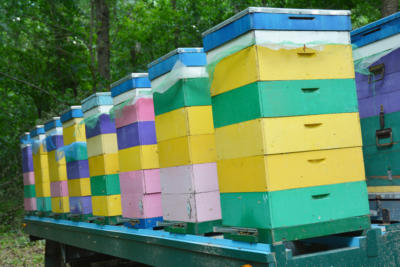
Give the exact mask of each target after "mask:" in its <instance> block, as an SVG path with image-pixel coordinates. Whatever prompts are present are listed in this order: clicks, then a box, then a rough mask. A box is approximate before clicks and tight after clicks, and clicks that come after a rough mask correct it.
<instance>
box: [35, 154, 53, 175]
mask: <svg viewBox="0 0 400 267" xmlns="http://www.w3.org/2000/svg"><path fill="white" fill-rule="evenodd" d="M47 155H48V154H47V153H46V154H36V155H35V154H34V155H33V157H32V160H33V168H34V170H35V172H36V171H39V170H41V169H48V168H49V161H48V159H47V157H48V156H47Z"/></svg>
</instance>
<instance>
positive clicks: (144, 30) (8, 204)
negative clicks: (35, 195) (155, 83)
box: [0, 0, 381, 231]
mask: <svg viewBox="0 0 400 267" xmlns="http://www.w3.org/2000/svg"><path fill="white" fill-rule="evenodd" d="M91 3H92V1H85V0H77V1H63V0H51V1H50V0H47V1H46V0H39V1H33V0H15V1H1V2H0V29H1V31H0V99H1V101H0V108H1V112H0V129H1V133H0V147H1V150H0V203H2V204H1V205H0V221H1V223H2V225H3V226H2V228H1V229H0V231H5V230H7V229H9V228H15V227H18V226H19V220H20V219H18V218H21V215H22V199H23V195H22V174H21V162H20V151H19V140H18V137H19V136H20V135H21V134H22V133H23V132H24V131H27V130H29V129H31V128H32V127H33V126H34V125H35V124H38V123H42V122H44V121H45V120H46V119H48V118H49V117H51V116H55V115H59V114H60V113H61V111H62V110H63V109H65V108H66V106H68V105H72V104H79V103H80V100H81V99H83V98H84V97H86V96H88V95H90V94H91V93H92V92H94V91H102V90H105V88H104V87H102V84H104V82H105V81H103V80H101V78H100V75H99V73H98V70H97V69H98V68H97V67H98V66H97V59H96V45H95V44H96V38H97V36H96V29H95V23H96V22H95V21H94V20H93V18H94V17H95V16H94V15H93V12H92V5H91ZM107 3H108V6H109V10H110V42H111V48H110V50H111V59H110V62H111V63H110V69H111V77H112V78H111V79H112V80H113V81H114V80H117V79H119V78H121V77H123V76H125V75H126V74H127V73H129V72H140V71H143V72H146V71H147V64H148V63H149V62H151V61H153V60H154V59H156V58H158V57H160V56H162V55H164V54H165V53H167V52H169V51H171V50H173V49H175V48H176V47H185V46H202V41H201V33H202V32H204V31H205V30H207V29H208V28H210V27H212V26H214V25H216V24H218V23H219V22H221V21H223V20H225V19H227V18H229V17H230V16H232V15H233V14H235V13H237V12H239V11H241V10H243V9H244V8H246V7H248V6H269V7H292V8H323V9H350V10H352V12H353V14H352V19H353V25H354V26H355V27H359V26H361V25H364V24H366V23H369V22H371V21H374V20H376V19H378V18H379V17H380V12H379V8H380V4H381V2H380V1H376V0H331V1H325V0H269V1H267V0H202V1H190V0H130V1H125V0H108V1H107Z"/></svg>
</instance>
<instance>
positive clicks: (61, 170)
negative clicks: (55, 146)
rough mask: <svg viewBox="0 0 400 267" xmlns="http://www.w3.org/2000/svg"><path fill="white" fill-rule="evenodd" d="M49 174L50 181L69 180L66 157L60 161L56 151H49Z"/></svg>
mask: <svg viewBox="0 0 400 267" xmlns="http://www.w3.org/2000/svg"><path fill="white" fill-rule="evenodd" d="M48 159H49V176H50V182H57V181H66V180H67V166H66V163H65V157H62V158H61V159H60V160H59V161H57V160H56V151H55V150H53V151H50V152H49V157H48Z"/></svg>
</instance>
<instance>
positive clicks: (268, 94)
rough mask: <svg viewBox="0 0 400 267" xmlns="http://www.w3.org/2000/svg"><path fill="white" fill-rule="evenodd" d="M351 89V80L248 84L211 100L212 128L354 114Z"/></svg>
mask: <svg viewBox="0 0 400 267" xmlns="http://www.w3.org/2000/svg"><path fill="white" fill-rule="evenodd" d="M355 88H356V85H355V82H354V79H330V80H298V81H271V82H255V83H251V84H248V85H245V86H242V87H239V88H237V89H235V90H231V91H228V92H225V93H222V94H219V95H216V96H214V97H213V98H212V108H213V119H214V126H215V128H219V127H223V126H226V125H230V124H234V123H239V122H244V121H248V120H252V119H258V118H265V117H287V116H304V115H318V114H334V113H351V112H357V111H358V108H357V106H358V104H357V94H356V89H355ZM277 99H279V100H280V101H277Z"/></svg>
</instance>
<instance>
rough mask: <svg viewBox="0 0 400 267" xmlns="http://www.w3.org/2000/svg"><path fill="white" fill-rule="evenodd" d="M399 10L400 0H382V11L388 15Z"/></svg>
mask: <svg viewBox="0 0 400 267" xmlns="http://www.w3.org/2000/svg"><path fill="white" fill-rule="evenodd" d="M398 10H399V0H382V6H381V13H382V17H386V16H389V15H392V14H393V13H396V12H397V11H398Z"/></svg>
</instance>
